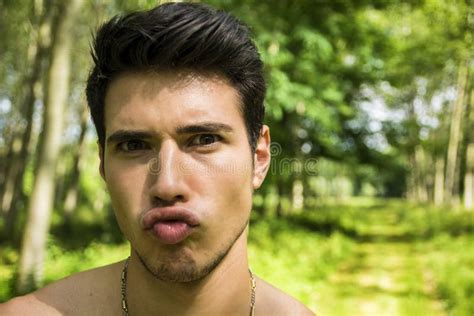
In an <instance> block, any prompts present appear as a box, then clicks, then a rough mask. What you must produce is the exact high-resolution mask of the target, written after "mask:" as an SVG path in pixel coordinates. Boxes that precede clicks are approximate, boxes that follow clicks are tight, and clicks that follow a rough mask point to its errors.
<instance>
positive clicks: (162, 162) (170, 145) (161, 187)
mask: <svg viewBox="0 0 474 316" xmlns="http://www.w3.org/2000/svg"><path fill="white" fill-rule="evenodd" d="M183 162H184V160H183V153H182V152H181V150H180V149H179V147H178V145H177V144H175V143H174V142H173V141H172V140H168V141H164V142H163V143H162V144H161V146H160V150H159V152H158V153H157V155H156V156H155V157H154V158H153V159H152V160H151V161H150V163H149V181H150V184H149V188H150V197H151V198H152V199H153V200H154V201H155V202H156V200H161V201H162V202H171V203H174V202H177V201H184V200H186V199H187V193H186V192H187V190H186V185H185V181H184V180H185V179H184V173H183V172H182V169H183V168H181V164H183Z"/></svg>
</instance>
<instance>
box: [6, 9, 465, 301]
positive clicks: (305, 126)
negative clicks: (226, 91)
mask: <svg viewBox="0 0 474 316" xmlns="http://www.w3.org/2000/svg"><path fill="white" fill-rule="evenodd" d="M202 2H205V3H208V4H211V5H214V6H216V7H218V8H222V9H225V10H228V11H230V12H232V13H234V14H235V15H236V16H238V17H240V18H241V19H242V20H243V21H245V22H246V23H248V24H249V25H250V27H251V30H252V32H253V34H254V38H255V41H256V44H257V46H258V47H259V49H260V52H261V54H262V58H263V59H264V62H265V65H266V76H267V79H268V83H269V90H268V96H267V100H266V106H267V112H266V113H267V115H266V123H267V124H268V125H269V126H270V128H271V134H272V142H273V143H272V154H273V162H272V166H271V168H270V172H269V175H268V178H267V180H266V181H265V184H264V186H263V187H262V188H261V189H260V190H259V191H258V192H256V196H255V210H256V211H257V212H258V213H259V214H260V215H262V218H272V217H286V216H289V215H291V214H295V213H304V212H308V210H312V209H314V208H317V207H318V206H319V205H322V204H327V203H338V202H343V201H346V200H349V199H350V198H351V197H354V196H369V197H379V198H401V199H406V200H409V201H412V202H417V203H424V204H423V205H427V206H428V205H435V206H438V207H444V209H445V210H447V211H450V210H451V211H454V210H459V209H464V210H471V211H472V210H473V209H474V105H473V102H474V92H473V87H474V81H473V75H472V73H473V70H474V64H473V51H474V50H473V34H474V32H473V31H474V13H473V4H472V2H471V1H470V0H453V1H443V0H417V1H413V0H406V1H403V0H400V1H370V0H365V1H355V0H338V1H313V0H298V1H287V0H279V1H267V0H258V1H257V0H207V1H202ZM155 3H156V2H155V1H146V0H132V1H123V0H110V1H106V0H92V1H80V0H68V1H60V0H16V1H10V0H2V1H0V34H1V37H2V38H1V41H0V61H1V62H0V208H1V210H0V214H1V219H0V234H1V238H2V239H1V240H2V241H1V244H0V246H1V245H2V244H3V245H8V246H9V247H13V249H16V250H17V251H18V253H20V255H19V258H20V259H19V265H18V266H19V268H18V271H17V273H16V274H15V275H16V277H15V280H16V281H15V282H16V290H17V291H18V292H19V293H23V292H27V291H29V290H31V289H32V288H35V287H37V286H38V285H39V284H41V282H42V271H43V266H42V265H43V262H44V256H45V254H44V251H45V249H46V246H47V243H48V238H52V237H51V236H56V237H61V238H66V239H68V238H69V240H71V242H72V243H77V244H79V245H87V243H89V242H91V241H92V240H101V241H103V242H117V241H118V242H119V241H121V240H122V239H121V237H120V233H119V232H118V230H117V228H116V227H115V225H114V223H113V219H112V218H113V215H112V211H111V209H110V204H109V201H108V196H107V193H106V191H105V188H104V185H103V183H102V182H101V179H100V177H99V174H98V154H97V148H96V144H95V142H96V135H95V131H94V128H93V127H92V125H91V122H90V120H89V119H88V118H87V115H88V113H87V108H86V101H85V96H84V87H85V80H86V77H87V74H88V71H89V68H90V56H89V44H90V41H91V34H92V33H93V31H94V30H95V29H96V28H97V27H98V25H100V23H102V22H103V21H104V20H106V19H108V18H110V17H111V16H112V15H114V14H117V13H119V12H127V11H131V10H135V9H139V8H140V9H146V8H151V7H153V6H154V5H155ZM48 236H49V237H48ZM78 236H80V238H78ZM68 247H72V245H68Z"/></svg>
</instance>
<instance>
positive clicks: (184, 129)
mask: <svg viewBox="0 0 474 316" xmlns="http://www.w3.org/2000/svg"><path fill="white" fill-rule="evenodd" d="M175 131H176V134H193V133H216V132H228V133H231V132H233V131H234V129H233V128H232V127H231V126H230V125H227V124H224V123H215V122H204V123H198V124H191V125H185V126H179V127H177V128H176V130H175Z"/></svg>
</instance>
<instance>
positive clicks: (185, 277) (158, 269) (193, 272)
mask: <svg viewBox="0 0 474 316" xmlns="http://www.w3.org/2000/svg"><path fill="white" fill-rule="evenodd" d="M248 223H249V220H248V219H247V221H245V223H244V224H243V225H242V227H240V229H239V230H237V233H236V234H235V236H233V238H232V239H230V241H229V242H228V243H226V244H224V245H223V247H221V249H219V250H218V251H216V252H215V253H214V254H213V255H212V256H211V257H210V258H209V260H207V261H206V262H205V263H204V265H203V266H201V267H199V266H197V263H196V261H195V260H194V258H192V257H191V256H190V255H187V254H185V253H183V254H181V255H180V256H179V257H178V258H173V259H171V258H169V259H165V260H163V261H159V262H158V263H151V262H150V261H151V260H150V259H152V258H148V257H146V256H143V255H141V254H140V253H138V252H137V251H136V250H134V251H135V253H136V254H137V256H138V258H139V259H140V262H141V263H142V265H143V267H145V269H146V270H147V271H148V272H149V273H150V274H151V275H153V276H154V277H155V278H157V279H158V280H161V281H165V282H176V283H187V282H194V281H199V280H201V279H203V278H204V277H206V276H207V275H209V274H210V273H211V272H212V271H213V270H214V269H215V268H217V267H218V266H219V264H220V263H221V262H222V260H224V258H225V257H226V256H227V255H228V253H229V252H230V250H231V249H232V247H233V246H234V245H235V243H236V242H237V240H238V239H239V238H240V237H241V236H242V234H245V228H246V227H247V225H248ZM178 251H179V250H178ZM171 260H172V262H171ZM175 266H178V267H179V268H178V269H176V268H174V267H175Z"/></svg>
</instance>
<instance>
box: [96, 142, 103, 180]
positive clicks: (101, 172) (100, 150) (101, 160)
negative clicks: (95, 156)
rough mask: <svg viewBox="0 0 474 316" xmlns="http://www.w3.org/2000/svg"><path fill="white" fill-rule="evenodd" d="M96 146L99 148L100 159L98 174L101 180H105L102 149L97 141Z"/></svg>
mask: <svg viewBox="0 0 474 316" xmlns="http://www.w3.org/2000/svg"><path fill="white" fill-rule="evenodd" d="M97 146H98V147H99V159H100V164H99V173H100V176H101V177H102V179H104V180H105V170H104V148H103V147H102V145H101V144H100V142H99V141H97Z"/></svg>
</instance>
